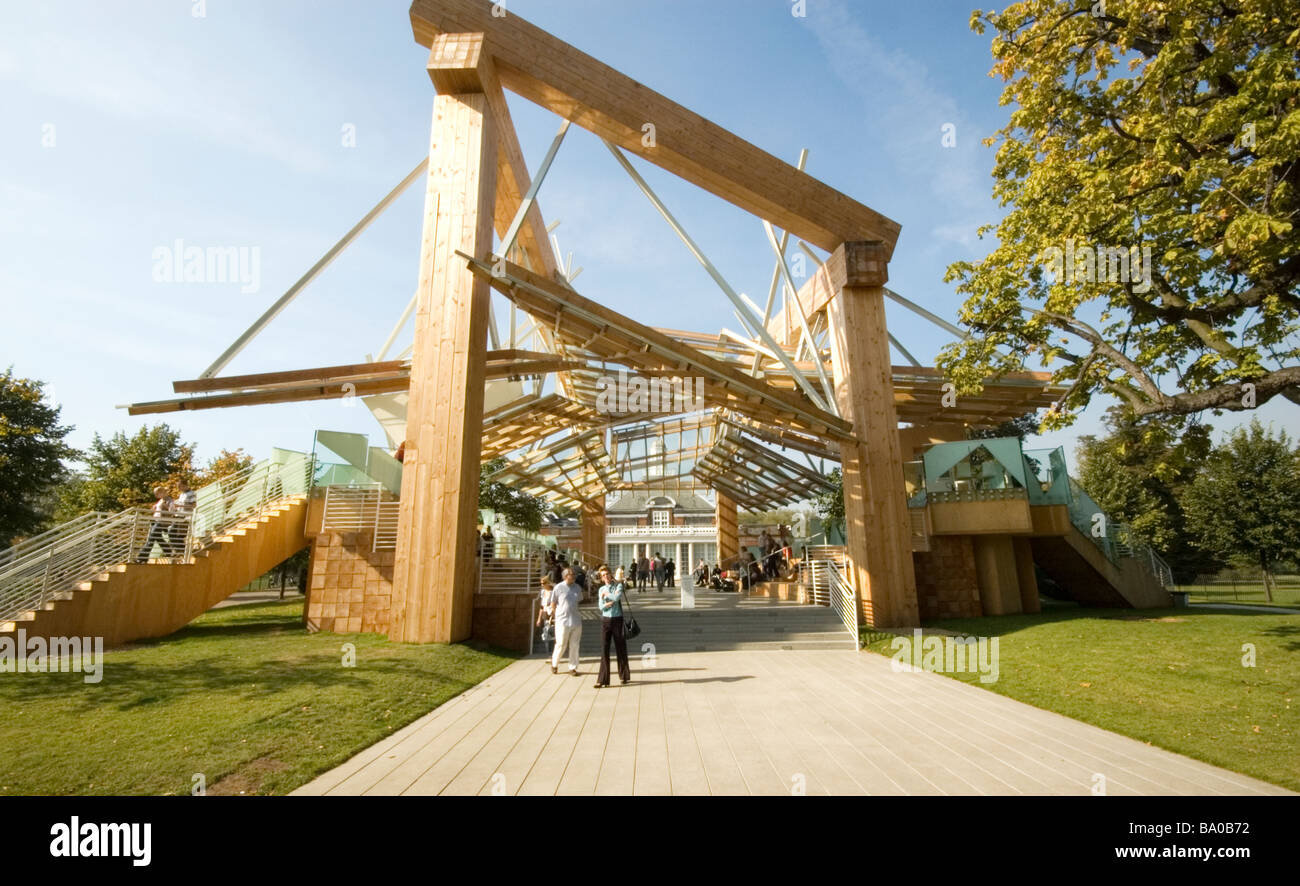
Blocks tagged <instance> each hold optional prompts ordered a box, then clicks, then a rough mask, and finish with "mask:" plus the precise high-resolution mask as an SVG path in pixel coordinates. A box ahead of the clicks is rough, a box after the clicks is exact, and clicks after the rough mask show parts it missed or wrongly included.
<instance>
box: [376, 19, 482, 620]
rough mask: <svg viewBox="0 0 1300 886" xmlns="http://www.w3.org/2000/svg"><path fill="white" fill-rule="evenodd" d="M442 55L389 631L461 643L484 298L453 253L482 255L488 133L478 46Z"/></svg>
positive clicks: (468, 44) (467, 616) (471, 577)
mask: <svg viewBox="0 0 1300 886" xmlns="http://www.w3.org/2000/svg"><path fill="white" fill-rule="evenodd" d="M444 50H445V55H444V57H445V58H447V59H449V60H451V63H449V64H448V66H447V67H445V68H443V69H442V74H441V75H440V76H443V77H445V78H446V82H447V85H448V86H454V88H455V89H456V90H457V91H456V92H451V91H447V90H444V91H440V92H439V94H438V97H437V98H436V99H435V100H434V111H433V127H432V135H431V145H430V149H429V177H428V188H427V191H426V195H425V216H424V237H423V245H422V247H421V254H420V283H419V289H418V293H419V296H418V308H417V311H416V318H415V346H414V351H413V353H412V358H411V394H410V401H409V405H408V407H407V416H406V428H407V430H406V470H405V471H404V472H403V475H402V500H401V511H400V518H399V522H398V532H397V555H396V563H395V565H394V569H393V599H392V626H391V629H390V631H389V639H392V640H395V641H398V642H407V643H456V642H460V641H462V640H466V639H468V638H469V636H470V633H471V629H472V621H473V612H474V593H475V590H476V585H477V582H476V577H477V576H476V572H477V570H476V556H475V555H476V536H475V528H476V525H477V521H478V483H479V463H480V457H479V456H480V452H479V448H480V441H481V436H482V431H483V408H484V407H483V396H484V394H483V384H484V373H485V370H486V362H487V348H486V344H485V343H486V341H487V327H488V314H489V307H490V297H491V293H490V291H489V289H488V286H487V285H486V284H485V283H484V282H483V281H482V280H480V279H478V278H476V277H475V276H474V275H473V274H471V273H469V271H468V270H467V269H466V268H465V263H464V261H463V260H459V259H457V257H456V253H457V251H462V250H463V251H464V252H465V253H467V254H470V255H474V256H476V257H478V258H482V259H487V258H489V257H490V256H491V252H492V245H493V243H492V225H493V209H494V204H495V202H496V191H497V188H496V185H497V157H496V151H497V130H496V121H495V118H494V116H493V114H492V112H491V109H490V107H489V104H488V100H487V97H486V96H485V95H484V94H483V89H484V86H483V79H484V76H483V72H484V71H485V70H488V69H489V68H490V65H491V62H490V60H489V59H488V58H487V57H486V54H485V53H484V52H483V51H482V41H481V40H478V41H475V40H473V39H472V37H471V38H470V39H469V40H467V41H465V43H464V44H463V45H457V46H445V47H444ZM457 65H459V67H457ZM437 80H438V78H437V77H435V82H436V81H437ZM439 85H440V87H441V84H439Z"/></svg>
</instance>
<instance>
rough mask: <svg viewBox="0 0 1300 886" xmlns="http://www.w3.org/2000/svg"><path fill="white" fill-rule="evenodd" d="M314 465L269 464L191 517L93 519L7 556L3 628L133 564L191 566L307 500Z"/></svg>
mask: <svg viewBox="0 0 1300 886" xmlns="http://www.w3.org/2000/svg"><path fill="white" fill-rule="evenodd" d="M310 481H311V459H310V457H309V456H307V455H302V454H299V455H297V456H295V457H293V458H290V459H287V460H285V461H281V462H275V461H270V460H268V461H264V462H259V463H257V464H255V465H251V466H250V467H248V468H246V469H244V470H242V471H239V472H238V473H235V474H232V475H230V476H227V477H223V478H221V479H220V480H217V481H216V482H214V483H211V484H209V485H207V486H205V487H203V488H202V489H200V490H198V491H197V492H196V494H195V506H194V508H193V510H192V511H190V512H189V513H183V514H165V515H159V516H155V515H154V514H153V510H152V508H150V507H147V506H144V507H138V508H129V509H127V510H125V511H122V512H120V513H117V514H105V513H89V514H83V515H82V516H80V517H78V518H76V519H75V520H72V521H70V522H68V523H65V524H63V525H62V526H58V527H55V528H54V529H51V530H50V531H48V532H45V533H42V534H41V535H39V536H37V537H35V538H31V539H28V540H27V541H25V542H22V543H20V544H18V545H15V546H14V547H13V548H10V549H9V550H7V551H4V552H3V553H0V622H6V621H10V620H12V619H14V618H15V617H16V616H18V615H21V614H22V613H24V612H33V611H38V610H40V609H43V608H44V607H45V606H46V605H47V604H49V603H51V602H53V601H55V600H58V599H63V598H65V597H66V596H67V595H69V594H71V593H72V592H73V591H75V590H76V589H77V587H78V586H79V585H81V584H83V583H85V582H88V581H93V580H94V579H95V578H97V577H98V576H100V575H102V574H104V573H107V572H111V571H113V570H114V569H117V568H120V567H123V566H125V565H126V564H130V563H147V562H150V561H151V560H153V561H157V560H160V559H161V560H163V561H164V562H168V563H188V562H190V561H191V560H192V559H193V557H194V556H195V554H197V553H199V552H201V551H203V550H204V549H205V548H208V547H210V546H212V545H213V544H215V543H216V542H217V541H218V540H219V539H220V538H222V537H223V535H224V534H225V533H226V532H228V531H229V530H230V529H231V528H232V527H233V526H236V525H238V524H239V523H242V522H244V521H246V520H249V519H251V518H253V517H255V516H257V515H259V514H261V513H262V512H263V511H264V510H266V508H267V507H268V505H270V504H272V503H274V502H277V501H280V500H282V499H284V498H286V497H288V496H291V495H295V494H301V493H305V492H306V490H307V486H308V484H309V483H310Z"/></svg>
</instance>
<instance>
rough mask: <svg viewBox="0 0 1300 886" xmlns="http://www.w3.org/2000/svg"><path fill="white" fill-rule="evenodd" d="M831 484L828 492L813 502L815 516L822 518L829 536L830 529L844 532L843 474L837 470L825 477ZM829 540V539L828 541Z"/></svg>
mask: <svg viewBox="0 0 1300 886" xmlns="http://www.w3.org/2000/svg"><path fill="white" fill-rule="evenodd" d="M826 480H827V482H829V483H830V484H831V490H830V491H829V492H823V493H821V494H819V495H818V496H817V498H816V499H815V500H814V501H813V507H814V508H816V509H817V516H819V517H821V518H822V522H823V523H824V524H825V525H826V530H827V535H828V536H829V534H830V530H831V529H832V528H836V529H839V530H840V531H841V532H842V531H844V528H845V527H844V472H843V471H842V470H840V469H839V468H836V469H835V470H833V471H831V472H830V473H829V474H827V475H826ZM828 540H829V539H828Z"/></svg>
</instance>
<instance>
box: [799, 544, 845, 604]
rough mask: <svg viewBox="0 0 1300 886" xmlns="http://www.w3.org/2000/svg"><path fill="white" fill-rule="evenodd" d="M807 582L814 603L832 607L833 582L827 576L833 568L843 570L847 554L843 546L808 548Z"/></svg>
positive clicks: (814, 546)
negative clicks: (836, 567)
mask: <svg viewBox="0 0 1300 886" xmlns="http://www.w3.org/2000/svg"><path fill="white" fill-rule="evenodd" d="M806 551H807V554H806V568H807V573H806V575H807V582H808V589H809V592H810V596H811V598H812V601H813V603H815V604H817V605H818V606H830V605H832V603H833V601H832V599H831V580H830V576H829V575H827V572H828V570H829V569H830V567H832V566H838V567H841V568H843V566H844V564H845V562H846V554H845V551H844V547H843V546H842V545H812V546H810V547H808V548H806Z"/></svg>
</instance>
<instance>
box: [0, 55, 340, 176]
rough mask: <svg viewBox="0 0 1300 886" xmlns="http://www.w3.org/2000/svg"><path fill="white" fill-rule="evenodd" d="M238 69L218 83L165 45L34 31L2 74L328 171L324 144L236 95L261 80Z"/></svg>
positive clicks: (295, 167) (253, 90)
mask: <svg viewBox="0 0 1300 886" xmlns="http://www.w3.org/2000/svg"><path fill="white" fill-rule="evenodd" d="M151 71H152V72H156V73H157V76H150V72H151ZM237 73H238V72H236V71H222V72H221V73H220V87H219V88H218V86H217V83H218V81H217V80H216V79H215V78H214V77H213V75H212V73H211V72H204V71H199V70H196V69H195V67H194V64H193V60H192V58H191V57H190V56H188V55H186V54H185V53H183V52H178V51H177V50H176V49H173V48H170V47H167V46H165V45H160V44H158V43H150V44H148V45H143V44H142V45H131V44H130V43H128V42H126V41H125V40H124V39H122V38H121V37H118V38H117V39H115V40H114V41H112V42H111V43H104V42H97V41H88V40H83V39H81V38H78V37H67V36H62V35H53V34H32V35H30V36H28V37H27V38H26V39H24V40H23V42H22V43H21V44H20V48H19V49H18V50H17V51H16V52H13V51H11V52H8V53H5V54H3V55H0V79H3V80H10V81H17V82H18V83H20V84H21V85H22V86H23V87H25V88H26V89H28V90H30V91H32V92H36V93H38V94H41V95H46V96H51V97H54V98H58V99H62V100H66V101H69V102H73V103H76V104H80V105H85V106H88V107H90V108H93V109H94V110H96V111H98V112H101V113H105V114H108V115H111V116H115V117H119V118H121V119H124V120H128V121H139V122H144V123H147V124H150V125H152V126H154V127H157V128H167V129H180V130H183V131H186V132H189V133H192V134H194V135H196V136H199V137H200V138H205V139H210V140H212V141H214V142H216V143H218V144H222V145H225V146H227V147H231V148H236V149H239V150H242V151H245V152H247V153H250V154H256V155H261V156H266V157H271V158H272V159H274V160H276V161H278V162H280V163H282V164H284V165H285V166H287V167H289V169H290V170H291V171H293V172H295V173H305V174H319V173H322V172H325V171H326V170H327V169H329V164H328V163H327V161H326V159H325V156H324V155H323V154H322V153H321V152H320V151H319V150H318V149H316V148H315V147H313V146H311V145H310V144H308V143H305V142H302V141H298V140H295V139H293V138H290V137H285V136H282V135H280V134H278V132H279V131H280V130H282V129H283V128H284V127H283V126H282V125H280V126H277V125H275V122H274V121H273V120H266V119H259V118H258V117H257V116H256V115H255V114H253V113H250V112H249V111H247V110H246V109H244V108H243V107H242V106H241V104H240V102H239V101H238V100H237V99H235V98H233V96H237V95H246V94H253V95H256V94H258V93H259V92H260V90H259V89H258V88H257V87H256V86H255V85H254V84H240V83H237V82H235V80H234V78H236V77H237Z"/></svg>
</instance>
